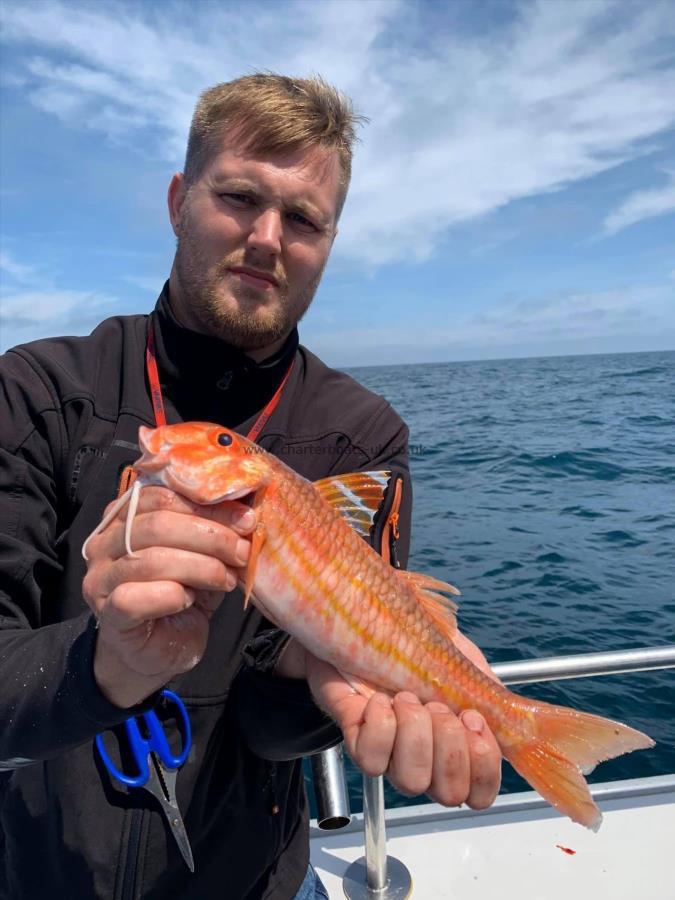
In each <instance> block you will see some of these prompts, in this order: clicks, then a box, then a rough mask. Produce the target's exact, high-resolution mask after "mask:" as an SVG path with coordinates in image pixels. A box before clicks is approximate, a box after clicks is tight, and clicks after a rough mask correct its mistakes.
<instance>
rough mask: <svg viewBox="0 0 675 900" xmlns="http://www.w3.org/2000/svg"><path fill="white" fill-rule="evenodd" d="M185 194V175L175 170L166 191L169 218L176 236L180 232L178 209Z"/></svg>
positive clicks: (179, 209)
mask: <svg viewBox="0 0 675 900" xmlns="http://www.w3.org/2000/svg"><path fill="white" fill-rule="evenodd" d="M186 194H187V188H186V187H185V177H184V175H183V173H182V172H176V174H175V175H174V176H173V178H172V179H171V182H170V183H169V190H168V193H167V203H168V206H169V220H170V222H171V227H172V228H173V233H174V234H175V235H176V237H178V234H179V232H180V211H181V208H182V206H183V201H184V200H185V196H186Z"/></svg>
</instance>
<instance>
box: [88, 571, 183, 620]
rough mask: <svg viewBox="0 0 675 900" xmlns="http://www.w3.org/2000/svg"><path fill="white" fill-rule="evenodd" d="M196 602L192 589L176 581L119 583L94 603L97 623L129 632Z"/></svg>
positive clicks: (176, 614)
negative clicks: (144, 623)
mask: <svg viewBox="0 0 675 900" xmlns="http://www.w3.org/2000/svg"><path fill="white" fill-rule="evenodd" d="M194 601H195V591H193V590H191V589H190V588H186V587H184V586H183V585H182V584H178V583H177V582H175V581H153V582H150V583H149V584H130V583H127V584H122V585H120V586H119V587H118V588H116V589H115V590H114V591H112V593H111V594H110V595H109V596H108V597H106V598H105V599H104V600H103V601H102V602H101V603H99V604H98V605H97V607H96V608H95V610H94V612H95V615H96V618H97V619H98V620H99V622H101V623H103V624H104V625H106V626H109V627H110V628H114V629H116V630H117V631H130V630H132V629H134V628H136V627H137V626H138V625H140V624H141V623H143V622H148V621H149V620H155V619H161V618H165V617H167V616H176V617H177V616H178V614H179V613H182V612H184V611H185V610H187V609H189V608H190V607H191V606H192V605H193V603H194Z"/></svg>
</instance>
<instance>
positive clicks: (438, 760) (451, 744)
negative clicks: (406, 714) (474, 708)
mask: <svg viewBox="0 0 675 900" xmlns="http://www.w3.org/2000/svg"><path fill="white" fill-rule="evenodd" d="M427 709H428V711H429V713H430V715H431V721H432V728H433V741H434V761H433V768H432V775H431V784H430V786H429V790H428V791H427V793H428V794H429V796H430V797H431V798H432V799H433V800H435V801H436V802H437V803H442V804H443V805H444V806H460V805H461V804H462V803H464V802H465V801H466V798H467V797H468V796H469V790H470V786H471V785H470V762H469V748H468V743H467V739H466V734H465V728H464V726H463V725H462V723H461V721H460V720H459V719H458V718H457V716H456V715H455V714H454V713H453V712H452V710H450V709H448V707H447V706H446V705H445V704H444V703H438V702H435V701H433V702H431V703H427Z"/></svg>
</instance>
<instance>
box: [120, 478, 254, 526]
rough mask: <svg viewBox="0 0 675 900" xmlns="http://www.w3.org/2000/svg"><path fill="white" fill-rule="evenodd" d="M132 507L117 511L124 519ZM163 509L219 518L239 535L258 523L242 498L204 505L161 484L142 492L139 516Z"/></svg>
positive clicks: (183, 513)
mask: <svg viewBox="0 0 675 900" xmlns="http://www.w3.org/2000/svg"><path fill="white" fill-rule="evenodd" d="M115 502H116V501H112V502H111V503H109V504H108V506H107V507H106V508H105V511H104V515H105V514H106V513H107V512H108V510H110V509H111V508H112V506H113V504H114V503H115ZM128 508H129V507H128V506H125V507H123V508H122V509H121V510H120V511H119V513H118V514H117V518H118V519H119V520H121V521H124V520H125V519H126V517H127V511H128ZM159 510H164V511H167V512H173V513H179V514H181V515H185V514H187V515H193V516H200V517H201V518H205V519H211V520H215V521H218V522H220V524H222V525H226V526H227V527H229V528H233V529H234V530H235V531H237V532H238V533H239V534H250V533H251V531H253V529H254V528H255V522H256V517H255V512H254V511H253V510H252V509H251V507H250V506H247V505H246V504H245V503H241V502H240V501H239V500H223V501H222V502H220V503H217V504H204V505H201V504H199V503H194V502H193V501H192V500H188V499H187V497H183V496H182V494H177V493H176V492H175V491H172V490H170V489H169V488H166V487H161V486H159V485H148V486H147V487H144V488H143V489H142V490H141V492H140V495H139V499H138V507H137V515H141V514H143V513H146V512H157V511H159Z"/></svg>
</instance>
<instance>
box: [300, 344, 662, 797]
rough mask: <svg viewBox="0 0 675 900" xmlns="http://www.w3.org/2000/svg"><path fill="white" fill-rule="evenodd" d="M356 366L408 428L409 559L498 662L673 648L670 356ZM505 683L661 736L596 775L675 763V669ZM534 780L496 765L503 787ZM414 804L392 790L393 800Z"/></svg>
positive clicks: (352, 782) (356, 786) (355, 777)
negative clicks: (439, 583) (448, 597)
mask: <svg viewBox="0 0 675 900" xmlns="http://www.w3.org/2000/svg"><path fill="white" fill-rule="evenodd" d="M348 372H349V374H350V375H352V377H354V378H356V379H357V381H359V382H360V383H361V384H363V385H364V386H365V387H367V388H369V389H370V390H372V391H375V392H376V393H378V394H381V395H383V396H384V397H386V398H387V400H388V401H389V402H390V403H391V404H392V406H394V408H395V409H396V410H397V411H398V412H399V414H400V415H401V416H402V417H403V419H404V420H405V421H406V422H407V423H408V425H409V427H410V445H411V457H410V465H411V473H412V482H413V494H414V506H413V528H412V548H411V555H410V560H409V564H408V568H409V569H411V570H416V571H420V572H425V573H427V574H429V575H434V576H436V577H438V578H440V579H442V580H444V581H449V582H451V583H452V584H454V585H457V587H459V588H460V590H461V592H462V596H461V597H460V598H459V613H458V620H459V626H460V628H461V630H462V631H464V632H465V633H466V634H467V635H468V636H469V637H470V638H471V639H472V640H473V641H474V642H475V643H477V644H478V645H479V646H480V647H481V649H482V650H483V652H484V653H485V655H486V656H487V658H488V660H489V661H490V662H494V663H496V662H507V661H514V660H523V659H536V658H539V657H548V656H558V655H564V654H576V653H590V652H595V651H601V650H622V649H632V648H639V647H660V646H664V645H667V644H675V352H655V353H623V354H608V355H591V356H567V357H548V358H538V359H506V360H493V361H480V362H454V363H430V364H420V365H400V366H376V367H364V368H354V369H349V370H348ZM514 689H515V690H516V691H518V692H520V693H522V694H524V695H526V696H529V697H534V698H539V699H541V700H546V701H548V702H551V703H559V704H564V705H567V706H573V707H577V708H579V709H582V710H586V711H588V712H593V713H598V714H600V715H603V716H609V717H610V718H613V719H617V720H619V721H621V722H625V723H627V724H630V725H632V726H633V727H635V728H638V729H640V730H641V731H645V732H647V733H648V734H649V735H651V736H652V737H653V738H654V740H655V741H656V742H657V743H656V746H655V747H654V749H652V750H643V751H639V752H635V753H631V754H628V755H627V756H622V757H620V758H619V759H616V760H611V761H609V762H606V763H602V764H601V765H599V766H598V767H597V768H596V769H595V770H594V771H593V773H592V774H591V775H590V776H589V777H588V780H589V782H598V781H611V780H615V779H620V778H636V777H642V776H647V775H660V774H666V773H672V772H675V669H670V670H663V671H659V672H638V673H631V674H626V675H609V676H601V677H594V678H583V679H582V678H578V679H572V680H566V681H560V682H549V683H542V684H533V685H523V686H519V687H516V688H514ZM310 781H311V780H310V779H308V783H309V782H310ZM348 782H349V790H350V802H351V808H352V812H358V811H360V810H361V808H362V801H361V783H362V779H361V775H360V773H359V772H358V771H357V770H356V769H355V768H354V767H353V766H352V765H351V763H349V764H348ZM529 789H530V788H529V786H528V785H527V784H526V783H525V782H524V781H523V780H522V779H521V778H520V776H518V775H517V774H516V773H515V772H514V771H513V769H511V767H510V766H509V765H508V763H506V762H505V763H504V767H503V781H502V792H503V793H509V792H513V791H521V790H529ZM309 792H310V800H311V802H312V806H313V797H312V796H311V795H312V791H311V783H310V784H309ZM422 799H425V798H412V799H411V798H409V797H404V796H402V795H400V794H398V793H397V792H396V791H395V790H394V789H393V788H392V787H391V785H389V784H388V783H387V784H386V788H385V802H386V805H387V807H388V808H391V807H396V806H405V805H409V804H411V803H419V802H422ZM313 814H315V813H314V811H313Z"/></svg>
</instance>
